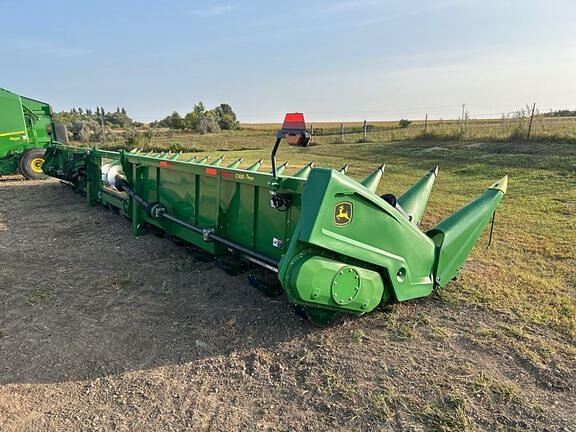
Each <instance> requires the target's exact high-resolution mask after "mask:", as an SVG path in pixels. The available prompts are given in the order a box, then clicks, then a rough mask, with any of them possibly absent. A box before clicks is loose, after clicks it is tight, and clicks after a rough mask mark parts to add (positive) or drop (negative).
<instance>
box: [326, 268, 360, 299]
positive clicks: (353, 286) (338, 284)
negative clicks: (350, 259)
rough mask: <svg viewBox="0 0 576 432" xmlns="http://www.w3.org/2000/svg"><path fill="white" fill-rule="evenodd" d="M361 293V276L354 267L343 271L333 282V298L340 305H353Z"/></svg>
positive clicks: (337, 274)
mask: <svg viewBox="0 0 576 432" xmlns="http://www.w3.org/2000/svg"><path fill="white" fill-rule="evenodd" d="M359 292H360V275H358V272H357V271H356V270H354V269H353V268H352V267H345V268H343V269H341V270H340V271H339V272H338V273H336V276H334V280H333V281H332V298H333V299H334V301H335V302H336V303H338V304H339V305H347V304H348V303H352V301H354V299H355V298H356V296H357V295H358V293H359Z"/></svg>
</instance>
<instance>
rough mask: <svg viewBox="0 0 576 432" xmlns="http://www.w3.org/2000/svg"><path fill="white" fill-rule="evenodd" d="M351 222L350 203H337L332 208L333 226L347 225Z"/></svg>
mask: <svg viewBox="0 0 576 432" xmlns="http://www.w3.org/2000/svg"><path fill="white" fill-rule="evenodd" d="M350 222H352V203H351V202H348V201H343V202H339V203H338V204H336V205H335V206H334V224H335V225H336V226H343V225H348V224H349V223H350Z"/></svg>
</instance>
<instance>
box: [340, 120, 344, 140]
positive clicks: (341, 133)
mask: <svg viewBox="0 0 576 432" xmlns="http://www.w3.org/2000/svg"><path fill="white" fill-rule="evenodd" d="M340 142H341V143H343V142H344V123H340Z"/></svg>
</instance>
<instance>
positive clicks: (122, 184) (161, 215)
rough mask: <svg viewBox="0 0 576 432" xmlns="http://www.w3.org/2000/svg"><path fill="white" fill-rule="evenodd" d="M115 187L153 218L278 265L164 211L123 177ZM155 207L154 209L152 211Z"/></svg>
mask: <svg viewBox="0 0 576 432" xmlns="http://www.w3.org/2000/svg"><path fill="white" fill-rule="evenodd" d="M116 189H118V190H120V191H124V192H126V193H127V194H128V195H130V196H131V197H132V198H133V199H134V200H135V201H136V202H138V203H139V204H140V205H141V206H142V207H144V209H146V213H147V214H148V215H149V216H150V217H152V218H153V219H166V220H169V221H171V222H174V223H175V224H178V225H180V226H181V227H183V228H186V229H189V230H190V231H193V232H195V233H198V234H202V236H203V237H204V239H205V240H206V241H210V240H211V241H215V242H217V243H220V244H223V245H224V246H227V247H229V248H230V249H234V250H235V251H237V252H240V253H241V254H244V255H246V256H248V257H251V258H254V259H255V260H257V261H260V262H262V263H264V264H266V265H268V266H272V267H274V268H277V267H278V261H276V260H275V259H273V258H270V257H268V256H266V255H263V254H261V253H259V252H256V251H253V250H252V249H249V248H247V247H245V246H242V245H240V244H238V243H235V242H233V241H230V240H228V239H227V238H224V237H221V236H219V235H218V234H215V233H214V231H212V230H210V229H203V228H200V227H197V226H196V225H192V224H189V223H188V222H185V221H183V220H181V219H178V218H177V217H174V216H172V215H169V214H168V213H166V208H165V207H164V206H163V205H162V204H159V203H151V202H149V201H147V200H146V199H144V197H142V196H141V195H140V194H138V193H137V192H136V191H135V190H134V189H132V188H131V187H130V185H129V184H128V182H127V181H126V180H125V179H117V180H116ZM155 209H156V211H154V210H155Z"/></svg>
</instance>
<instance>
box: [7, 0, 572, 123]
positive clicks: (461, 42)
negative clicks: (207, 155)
mask: <svg viewBox="0 0 576 432" xmlns="http://www.w3.org/2000/svg"><path fill="white" fill-rule="evenodd" d="M575 19H576V1H574V0H558V1H555V0H549V1H536V0H522V1H520V0H509V1H506V0H500V1H496V0H483V1H480V0H413V1H392V0H380V1H378V0H357V1H352V0H335V1H325V0H322V1H320V0H318V1H314V0H310V1H303V0H292V1H289V2H281V1H256V0H254V1H250V0H246V1H239V0H204V1H175V0H174V1H169V0H164V1H162V0H156V1H139V2H135V1H120V0H116V1H109V0H101V1H98V2H93V1H78V0H76V1H57V0H55V1H53V2H46V1H42V2H39V1H38V2H36V1H28V2H22V1H21V0H20V1H11V0H10V1H7V0H0V59H2V60H1V61H0V65H1V67H0V87H3V88H7V89H9V90H13V91H15V92H18V93H21V94H24V95H27V96H30V97H35V98H38V99H42V100H45V101H47V102H50V103H51V104H52V105H53V106H54V107H55V109H57V110H59V109H68V108H70V107H72V106H82V107H94V106H96V105H101V106H104V107H105V108H107V109H114V108H115V107H116V106H118V105H120V106H125V107H126V109H127V110H128V112H129V114H131V115H132V116H133V117H134V118H136V119H138V120H141V121H151V120H154V119H157V118H161V117H164V116H165V115H167V114H169V113H170V112H172V111H173V110H177V111H179V112H181V113H185V112H188V111H190V110H191V109H192V106H193V105H194V103H195V102H197V101H199V100H202V101H203V102H204V103H205V104H206V105H207V106H208V107H211V106H213V105H216V104H219V103H221V102H227V103H230V104H231V105H232V106H233V108H234V109H235V110H236V112H237V113H238V115H239V117H240V119H241V120H243V121H249V122H257V121H281V119H282V116H283V113H284V112H287V111H302V112H304V113H305V114H306V115H307V118H308V119H309V120H313V121H321V120H334V121H340V120H362V119H368V120H378V119H399V118H402V117H408V118H422V117H423V116H424V115H425V114H426V113H428V114H429V115H430V116H431V118H438V117H442V118H451V117H456V116H458V115H459V113H460V110H461V108H460V105H461V104H466V105H467V109H468V110H469V112H470V115H471V116H472V117H485V116H488V115H490V116H498V115H499V113H501V112H508V111H512V110H514V109H517V108H520V107H523V106H524V105H525V104H528V103H531V102H533V101H535V102H537V104H538V107H539V108H540V109H542V110H547V109H550V108H572V109H574V108H576V27H575V24H574V22H575Z"/></svg>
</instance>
